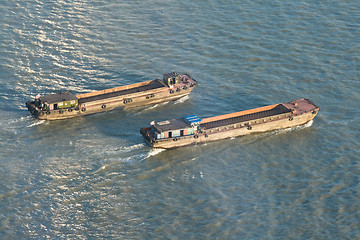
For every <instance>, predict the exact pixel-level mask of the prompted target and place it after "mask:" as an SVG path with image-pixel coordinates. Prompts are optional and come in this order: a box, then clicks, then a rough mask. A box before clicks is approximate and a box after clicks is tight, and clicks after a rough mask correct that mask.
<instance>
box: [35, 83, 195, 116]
mask: <svg viewBox="0 0 360 240" xmlns="http://www.w3.org/2000/svg"><path fill="white" fill-rule="evenodd" d="M192 90H193V88H187V89H186V90H184V89H182V90H181V91H180V92H177V91H174V93H170V92H169V89H168V88H164V89H162V90H161V91H148V92H142V93H137V94H129V95H125V96H121V97H118V98H109V99H103V100H99V101H94V102H88V103H85V104H81V105H80V107H79V109H77V110H76V109H71V110H70V111H69V110H66V109H64V110H52V111H49V112H50V114H46V112H43V113H40V114H39V115H38V116H37V118H39V119H44V120H60V119H67V118H73V117H78V116H85V115H89V114H94V113H100V112H106V111H111V110H113V109H115V108H119V109H129V108H134V107H140V106H147V105H152V104H157V103H163V102H170V101H174V100H177V99H179V98H182V97H185V96H187V95H189V94H190V92H191V91H192ZM151 94H153V97H150V95H151ZM126 99H131V100H132V101H131V102H127V103H124V100H126Z"/></svg>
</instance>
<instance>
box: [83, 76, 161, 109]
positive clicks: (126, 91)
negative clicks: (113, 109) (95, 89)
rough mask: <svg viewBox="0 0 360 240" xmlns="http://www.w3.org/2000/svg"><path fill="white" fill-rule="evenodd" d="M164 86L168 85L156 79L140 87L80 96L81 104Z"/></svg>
mask: <svg viewBox="0 0 360 240" xmlns="http://www.w3.org/2000/svg"><path fill="white" fill-rule="evenodd" d="M162 87H166V85H165V84H164V83H163V82H162V81H161V80H158V79H156V80H153V81H151V82H150V83H149V84H147V85H144V86H139V87H134V88H129V89H122V90H120V91H115V92H109V93H103V94H99V95H93V96H89V97H82V98H79V104H83V103H87V102H92V101H98V100H102V99H107V98H113V97H118V96H122V95H127V94H131V93H136V92H143V91H148V90H152V89H156V88H162Z"/></svg>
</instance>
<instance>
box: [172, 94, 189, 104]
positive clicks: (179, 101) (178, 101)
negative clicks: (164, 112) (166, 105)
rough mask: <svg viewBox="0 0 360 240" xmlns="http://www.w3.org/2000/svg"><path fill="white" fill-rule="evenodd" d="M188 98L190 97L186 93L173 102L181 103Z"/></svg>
mask: <svg viewBox="0 0 360 240" xmlns="http://www.w3.org/2000/svg"><path fill="white" fill-rule="evenodd" d="M189 98H190V97H189V95H186V96H185V97H182V98H179V99H178V100H176V101H175V102H174V104H178V103H183V102H185V101H186V100H188V99H189Z"/></svg>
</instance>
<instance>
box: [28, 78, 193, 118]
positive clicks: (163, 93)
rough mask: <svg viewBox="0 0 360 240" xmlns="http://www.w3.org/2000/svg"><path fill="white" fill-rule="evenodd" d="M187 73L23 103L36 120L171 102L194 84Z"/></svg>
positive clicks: (46, 97) (51, 96) (186, 92)
mask: <svg viewBox="0 0 360 240" xmlns="http://www.w3.org/2000/svg"><path fill="white" fill-rule="evenodd" d="M196 84H197V82H196V80H194V79H192V78H191V77H190V76H189V75H188V74H180V75H179V74H177V73H170V74H164V79H163V80H160V79H156V80H151V81H145V82H141V83H135V84H131V85H126V86H120V87H115V88H110V89H105V90H100V91H95V92H90V93H85V94H80V95H74V94H72V93H70V92H62V93H59V94H50V95H45V96H40V95H39V96H37V98H36V99H35V101H33V102H30V101H29V102H27V103H26V106H27V108H28V109H29V111H30V112H31V113H32V114H33V115H34V116H35V117H37V118H38V119H43V120H60V119H67V118H73V117H78V116H84V115H89V114H94V113H100V112H106V111H110V110H113V109H115V108H120V109H129V108H134V107H139V106H146V105H152V104H157V103H163V102H169V101H174V100H177V99H179V98H182V97H184V96H187V95H188V94H189V93H190V92H191V91H192V90H193V87H194V86H196Z"/></svg>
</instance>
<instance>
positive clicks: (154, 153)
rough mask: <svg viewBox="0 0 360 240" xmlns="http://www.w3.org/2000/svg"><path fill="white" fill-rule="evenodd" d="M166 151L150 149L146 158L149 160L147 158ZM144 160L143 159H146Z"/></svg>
mask: <svg viewBox="0 0 360 240" xmlns="http://www.w3.org/2000/svg"><path fill="white" fill-rule="evenodd" d="M165 150H166V149H163V148H154V149H151V150H150V152H148V154H147V156H146V158H149V157H152V156H155V155H156V154H159V153H161V152H163V151H165ZM146 158H145V159H146Z"/></svg>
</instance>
